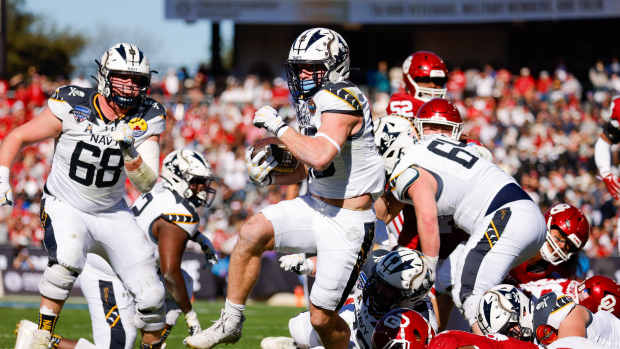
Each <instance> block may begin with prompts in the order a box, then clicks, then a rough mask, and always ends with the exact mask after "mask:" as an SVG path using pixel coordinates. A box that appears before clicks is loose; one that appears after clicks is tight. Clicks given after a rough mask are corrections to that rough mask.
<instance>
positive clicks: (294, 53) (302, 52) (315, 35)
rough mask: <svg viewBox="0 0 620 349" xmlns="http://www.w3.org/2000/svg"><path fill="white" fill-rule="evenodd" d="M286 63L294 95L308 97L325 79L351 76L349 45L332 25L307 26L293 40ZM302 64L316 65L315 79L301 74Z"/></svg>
mask: <svg viewBox="0 0 620 349" xmlns="http://www.w3.org/2000/svg"><path fill="white" fill-rule="evenodd" d="M286 63H287V75H288V87H289V90H290V91H291V95H292V96H293V98H295V99H298V100H299V99H304V100H305V99H308V98H310V97H312V96H313V95H314V94H315V93H316V92H317V91H318V90H319V89H321V87H322V86H323V84H324V83H325V82H326V81H331V82H339V81H343V80H346V79H348V78H349V64H350V58H349V45H347V42H346V41H344V39H343V38H342V36H340V34H338V33H336V32H335V31H333V30H331V29H326V28H312V29H308V30H306V31H304V32H303V33H301V35H299V36H298V37H297V39H295V41H294V42H293V45H292V46H291V50H290V51H289V54H288V59H287V62H286ZM301 65H314V66H316V67H315V68H314V69H315V70H316V71H315V72H314V73H313V74H312V80H303V81H302V80H301V79H300V78H299V73H300V72H301ZM322 71H325V74H322V73H321V72H322Z"/></svg>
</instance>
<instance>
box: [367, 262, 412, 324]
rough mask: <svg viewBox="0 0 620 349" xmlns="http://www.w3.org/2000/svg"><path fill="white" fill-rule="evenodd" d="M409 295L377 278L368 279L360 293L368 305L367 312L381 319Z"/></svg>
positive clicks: (375, 276)
mask: <svg viewBox="0 0 620 349" xmlns="http://www.w3.org/2000/svg"><path fill="white" fill-rule="evenodd" d="M409 295H410V292H408V290H401V289H398V288H396V287H394V286H392V285H390V284H389V283H387V282H386V281H385V280H383V279H381V278H380V277H379V276H377V274H376V273H374V274H373V276H371V277H370V279H369V280H368V283H367V284H366V286H365V287H364V290H363V291H362V297H363V298H364V300H365V301H366V302H367V304H368V312H369V313H370V314H371V315H373V316H374V317H381V316H383V315H384V314H385V313H387V312H388V311H390V310H391V309H392V307H394V306H395V305H398V304H399V303H400V302H402V301H404V300H406V299H407V298H408V297H409Z"/></svg>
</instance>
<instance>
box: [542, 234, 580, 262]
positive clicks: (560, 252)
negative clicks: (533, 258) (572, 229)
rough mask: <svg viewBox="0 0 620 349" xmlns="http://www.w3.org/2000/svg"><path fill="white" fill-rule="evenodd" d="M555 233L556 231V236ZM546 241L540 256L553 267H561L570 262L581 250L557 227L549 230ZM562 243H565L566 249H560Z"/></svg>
mask: <svg viewBox="0 0 620 349" xmlns="http://www.w3.org/2000/svg"><path fill="white" fill-rule="evenodd" d="M553 231H555V235H554V233H553ZM545 240H546V241H545V243H544V244H543V245H542V247H541V248H540V255H541V257H542V259H544V260H545V261H547V262H549V263H551V264H552V265H559V264H562V263H564V262H566V261H568V260H569V259H570V258H571V257H572V255H573V253H575V252H577V251H579V248H577V247H576V246H575V245H574V244H573V242H572V241H571V240H570V239H568V237H567V236H566V234H564V232H563V231H562V230H561V229H560V228H559V227H558V226H556V225H552V226H550V227H548V228H547V234H546V236H545ZM560 243H563V245H564V246H565V248H564V249H562V248H561V247H560Z"/></svg>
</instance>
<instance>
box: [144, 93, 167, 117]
mask: <svg viewBox="0 0 620 349" xmlns="http://www.w3.org/2000/svg"><path fill="white" fill-rule="evenodd" d="M143 108H144V110H143V114H142V118H143V119H144V120H145V121H147V122H148V121H149V120H151V119H154V118H157V117H162V118H164V119H165V118H166V107H164V106H163V104H161V103H159V102H157V101H156V100H154V99H152V98H146V99H145V100H144V103H143Z"/></svg>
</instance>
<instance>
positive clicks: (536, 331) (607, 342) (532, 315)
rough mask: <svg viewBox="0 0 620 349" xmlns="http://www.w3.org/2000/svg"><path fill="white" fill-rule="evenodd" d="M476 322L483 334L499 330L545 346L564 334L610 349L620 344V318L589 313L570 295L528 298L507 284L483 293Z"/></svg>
mask: <svg viewBox="0 0 620 349" xmlns="http://www.w3.org/2000/svg"><path fill="white" fill-rule="evenodd" d="M477 322H478V325H479V327H480V329H481V330H482V332H483V333H484V334H494V333H500V334H503V335H506V336H510V337H513V338H518V339H521V340H526V341H535V342H536V343H538V344H541V345H544V346H549V345H551V344H552V343H554V342H556V341H557V340H560V339H562V338H567V337H582V338H586V339H587V340H589V341H592V342H594V343H595V344H596V345H598V346H602V347H604V348H609V349H611V348H617V347H618V343H620V320H619V319H618V318H617V317H615V316H614V315H613V314H612V313H610V312H608V311H604V310H602V311H597V312H596V313H592V312H591V311H590V310H588V308H586V307H584V306H582V305H578V304H576V303H575V301H574V300H573V299H572V298H571V297H570V296H568V295H564V294H561V293H556V292H549V293H547V294H544V295H543V296H541V297H540V298H537V299H536V298H532V299H529V298H528V297H527V296H526V295H525V294H524V293H523V292H521V290H519V289H517V288H516V287H514V286H512V285H508V284H501V285H497V286H495V287H493V288H491V289H490V290H488V291H486V292H485V293H484V295H483V297H482V298H481V299H480V304H479V306H478V315H477ZM580 347H583V346H576V348H580Z"/></svg>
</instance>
